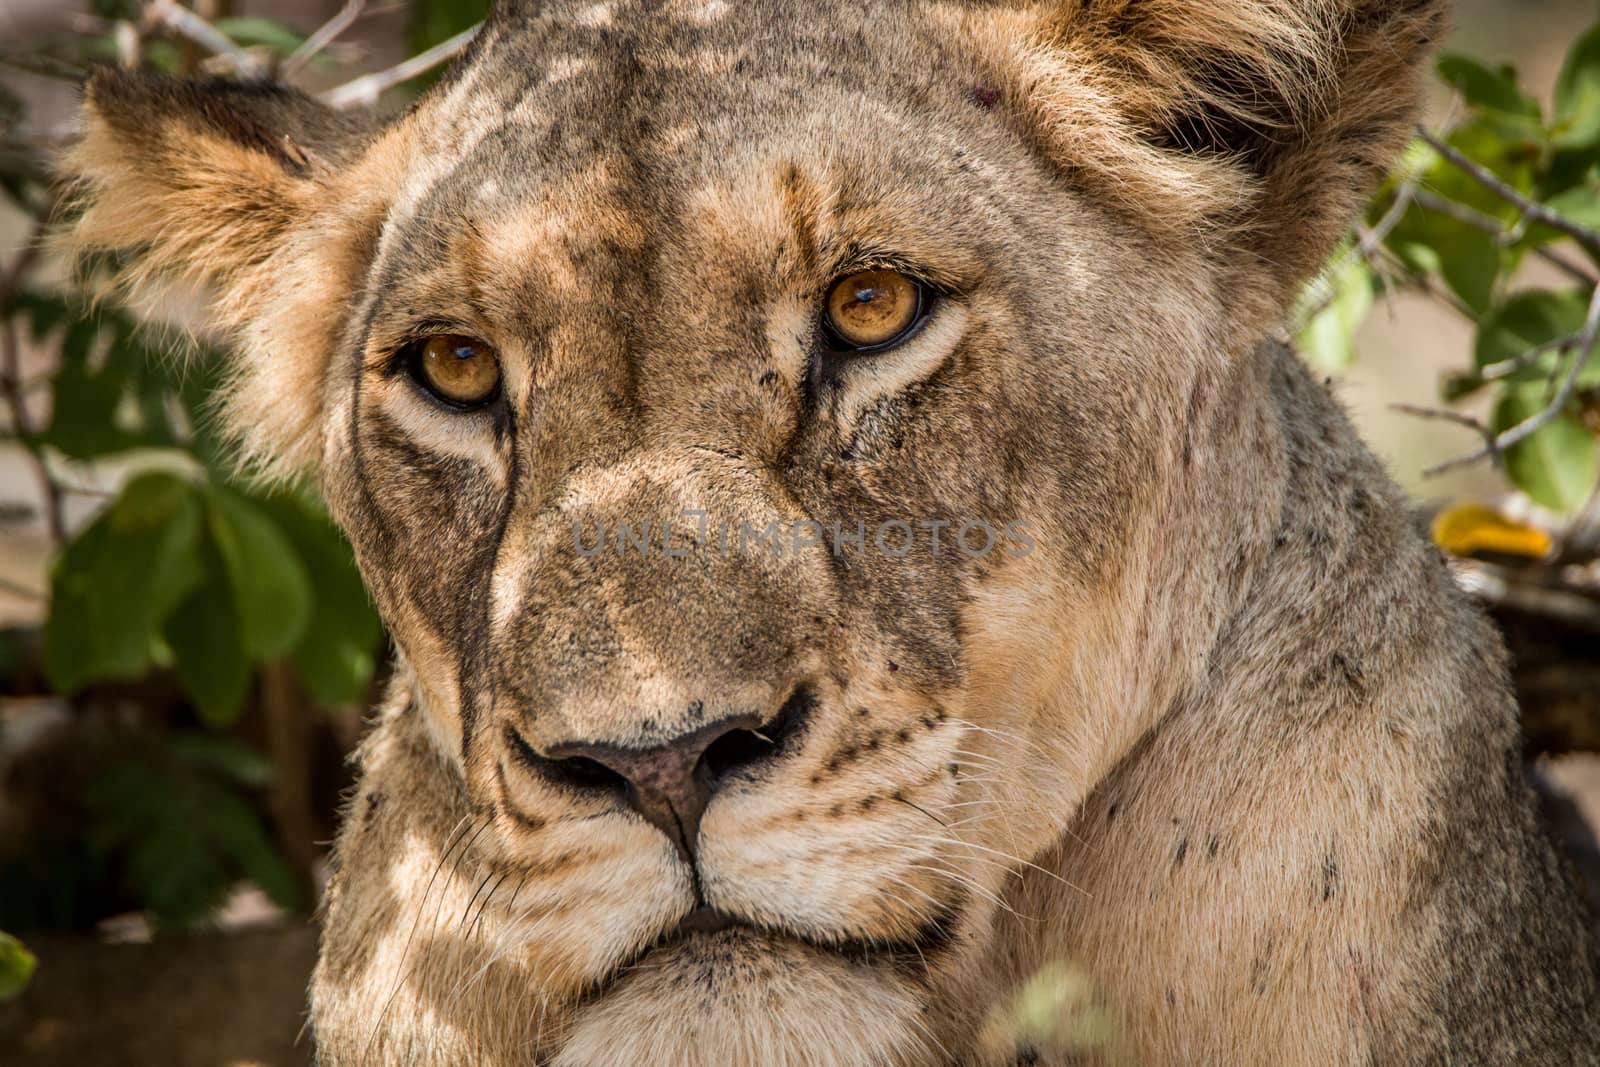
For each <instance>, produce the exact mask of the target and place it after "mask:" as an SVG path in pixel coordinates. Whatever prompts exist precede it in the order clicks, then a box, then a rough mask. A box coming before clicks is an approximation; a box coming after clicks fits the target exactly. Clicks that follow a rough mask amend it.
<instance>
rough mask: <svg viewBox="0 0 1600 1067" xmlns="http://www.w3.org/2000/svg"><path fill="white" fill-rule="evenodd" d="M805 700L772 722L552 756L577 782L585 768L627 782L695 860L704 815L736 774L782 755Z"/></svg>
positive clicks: (637, 802)
mask: <svg viewBox="0 0 1600 1067" xmlns="http://www.w3.org/2000/svg"><path fill="white" fill-rule="evenodd" d="M804 705H805V701H804V700H800V701H797V700H795V699H791V700H790V701H789V702H788V703H786V704H785V705H784V709H783V710H782V711H780V712H779V714H778V715H777V716H776V717H774V718H773V719H772V720H769V721H768V722H765V723H763V722H762V720H761V719H760V718H759V717H758V716H755V715H738V716H734V717H733V718H728V719H722V720H720V721H718V722H714V723H709V724H707V725H705V726H701V727H697V728H696V729H693V730H690V731H688V732H686V733H682V734H679V735H678V736H677V737H675V738H673V739H672V740H671V741H668V742H667V743H666V744H663V745H655V746H652V747H649V748H627V747H623V746H619V745H613V744H604V743H594V742H577V743H570V744H563V745H557V746H554V747H552V748H551V749H550V750H549V751H548V753H547V755H546V758H547V759H548V760H549V761H550V762H551V763H553V764H554V765H555V768H556V769H558V770H559V771H560V772H561V773H562V774H563V776H564V777H568V778H569V779H572V778H576V777H578V774H577V773H576V772H585V773H586V777H587V779H588V780H589V781H590V782H597V781H599V780H600V778H601V777H603V776H615V778H617V779H621V784H622V786H623V794H624V796H625V797H626V798H627V802H628V805H629V806H630V807H631V808H633V810H634V811H636V812H638V813H639V814H640V815H643V816H644V817H645V818H646V819H647V820H649V821H650V822H651V823H652V824H653V825H655V826H656V827H657V828H659V829H660V830H661V832H662V833H664V834H666V835H667V837H668V838H669V839H671V841H672V843H673V844H674V845H676V846H677V848H678V851H679V853H680V854H682V856H683V857H684V859H685V860H687V861H688V862H690V863H691V864H692V863H693V862H694V850H695V843H696V841H697V840H698V838H699V836H700V816H701V815H703V814H704V813H705V810H706V805H707V804H709V803H710V802H711V796H712V794H713V793H714V792H715V791H716V789H717V787H718V786H720V785H721V784H722V783H723V782H725V781H727V780H728V779H729V777H730V776H731V775H732V774H733V772H735V771H737V770H740V769H742V768H747V767H750V766H752V765H754V764H756V763H759V762H762V761H764V760H766V759H768V758H769V757H770V756H772V755H773V754H775V753H776V752H777V751H778V750H779V749H780V748H781V747H782V743H783V741H784V739H785V738H786V737H787V736H788V735H789V734H792V733H793V732H794V730H795V728H796V725H797V723H798V719H799V714H800V711H801V710H802V709H803V707H804ZM597 764H598V767H597V766H596V765H597ZM602 769H603V770H602ZM597 771H599V772H601V774H600V775H597V774H596V773H595V772H597ZM607 772H609V774H608V775H607Z"/></svg>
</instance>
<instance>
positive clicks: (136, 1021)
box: [0, 923, 316, 1067]
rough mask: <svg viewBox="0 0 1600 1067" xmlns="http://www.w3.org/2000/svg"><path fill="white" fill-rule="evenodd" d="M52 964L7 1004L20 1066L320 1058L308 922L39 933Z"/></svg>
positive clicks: (281, 1064)
mask: <svg viewBox="0 0 1600 1067" xmlns="http://www.w3.org/2000/svg"><path fill="white" fill-rule="evenodd" d="M28 947H29V948H30V949H31V950H32V951H33V952H34V953H35V955H37V956H38V958H39V961H40V965H39V970H38V973H37V974H36V975H35V976H34V980H33V982H32V984H30V985H29V987H28V989H27V990H26V991H25V992H24V993H23V995H22V996H21V998H19V999H18V1000H15V1001H12V1002H9V1003H5V1004H0V1063H3V1064H7V1065H8V1067H300V1065H303V1064H309V1063H311V1046H310V1040H309V1038H308V1037H306V1036H302V1035H301V1028H302V1026H303V1024H304V1022H305V1004H306V995H305V989H306V981H307V978H308V977H309V976H310V974H311V966H312V963H313V962H314V960H315V958H316V931H315V930H314V929H313V928H312V927H311V926H310V925H309V924H306V923H295V924H291V925H284V926H280V927H277V928H270V929H258V930H251V931H245V932H240V933H231V934H214V935H208V936H200V937H193V938H175V939H171V940H167V939H157V940H155V941H154V942H152V943H150V944H128V945H108V944H105V943H103V942H101V941H98V940H96V939H94V938H92V937H87V936H82V935H48V936H44V935H41V936H30V937H29V938H28Z"/></svg>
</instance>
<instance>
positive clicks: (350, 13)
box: [280, 0, 367, 79]
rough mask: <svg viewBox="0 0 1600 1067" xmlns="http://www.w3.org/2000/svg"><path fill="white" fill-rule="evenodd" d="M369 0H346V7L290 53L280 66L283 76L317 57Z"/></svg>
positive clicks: (286, 77)
mask: <svg viewBox="0 0 1600 1067" xmlns="http://www.w3.org/2000/svg"><path fill="white" fill-rule="evenodd" d="M366 7H367V0H345V5H344V7H342V8H340V9H339V13H338V14H336V15H334V16H333V18H331V19H329V20H328V21H327V22H324V23H323V24H322V25H321V26H320V27H318V28H317V31H316V32H315V33H313V34H312V35H311V36H310V37H307V38H306V39H305V41H303V42H302V43H301V45H300V47H299V48H296V49H295V50H294V51H293V52H290V53H289V58H288V59H285V60H284V61H283V66H282V67H281V68H280V71H281V73H282V76H283V77H284V78H285V79H289V78H292V77H294V76H295V74H297V73H299V71H300V68H301V67H304V66H305V65H306V64H307V63H309V62H311V61H312V60H313V59H315V58H316V56H317V54H318V53H319V52H321V51H322V50H323V49H324V48H326V47H328V46H329V45H330V44H332V43H333V42H334V39H335V38H337V37H338V36H339V35H340V34H341V33H343V32H344V31H345V30H348V29H349V28H350V26H351V24H352V23H354V22H355V20H356V19H358V18H360V17H361V13H362V12H363V11H364V10H366Z"/></svg>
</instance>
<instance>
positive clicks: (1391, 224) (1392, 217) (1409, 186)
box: [1356, 167, 1422, 260]
mask: <svg viewBox="0 0 1600 1067" xmlns="http://www.w3.org/2000/svg"><path fill="white" fill-rule="evenodd" d="M1421 182H1422V168H1421V167H1418V168H1416V169H1415V170H1413V171H1412V172H1411V173H1410V174H1408V175H1406V179H1405V181H1403V182H1401V183H1400V185H1399V187H1397V188H1396V189H1395V192H1394V203H1392V204H1390V205H1389V210H1388V211H1385V212H1384V213H1383V218H1381V219H1379V220H1378V221H1377V223H1376V224H1375V225H1374V226H1373V227H1372V228H1371V229H1367V228H1365V227H1363V228H1362V229H1361V240H1360V242H1359V243H1358V244H1357V245H1356V248H1357V249H1358V250H1359V251H1360V253H1361V255H1362V256H1363V257H1364V258H1366V259H1368V260H1371V259H1372V257H1373V256H1375V255H1377V253H1378V247H1379V246H1380V245H1382V244H1383V242H1384V241H1386V240H1388V239H1389V235H1390V234H1391V233H1393V232H1394V228H1395V227H1396V226H1398V225H1400V220H1401V219H1403V218H1405V217H1406V212H1407V211H1409V210H1411V203H1412V201H1413V200H1414V199H1415V198H1416V195H1417V193H1418V192H1419V186H1420V184H1421Z"/></svg>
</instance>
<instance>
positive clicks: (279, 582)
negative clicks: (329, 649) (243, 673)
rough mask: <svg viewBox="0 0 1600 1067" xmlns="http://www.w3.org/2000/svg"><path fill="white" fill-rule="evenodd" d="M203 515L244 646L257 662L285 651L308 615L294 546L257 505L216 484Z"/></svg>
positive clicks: (306, 587)
mask: <svg viewBox="0 0 1600 1067" xmlns="http://www.w3.org/2000/svg"><path fill="white" fill-rule="evenodd" d="M206 518H207V525H208V527H209V529H210V531H211V537H212V540H213V541H214V542H215V544H216V547H217V551H218V552H219V553H220V554H221V557H222V562H223V565H224V567H225V568H226V570H227V575H228V583H229V585H230V586H231V587H232V592H233V601H234V606H235V608H236V610H237V612H238V617H239V633H240V637H241V640H242V642H243V645H244V648H245V650H246V651H247V652H248V653H249V654H250V656H251V658H253V659H256V660H274V659H277V658H279V657H281V656H285V655H287V654H288V653H289V651H290V650H291V649H293V648H294V647H295V645H297V644H298V643H299V642H300V639H301V638H302V637H303V636H304V635H305V632H306V626H307V624H308V623H309V622H310V619H311V579H310V577H309V576H308V575H307V574H306V568H305V566H304V564H302V563H301V562H300V559H299V557H298V556H297V555H296V554H295V551H294V546H293V545H291V544H290V543H289V540H288V538H286V537H285V536H284V534H283V531H282V530H280V529H279V528H278V526H277V524H276V523H274V522H273V521H272V519H271V518H270V517H269V516H268V515H266V514H265V513H264V512H263V511H262V510H261V509H260V508H259V507H258V506H257V505H256V504H254V503H253V502H251V501H250V500H248V499H247V498H245V497H243V496H241V495H240V494H238V493H235V492H234V491H233V490H231V489H227V488H224V487H222V486H219V485H212V486H210V487H208V489H207V491H206Z"/></svg>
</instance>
